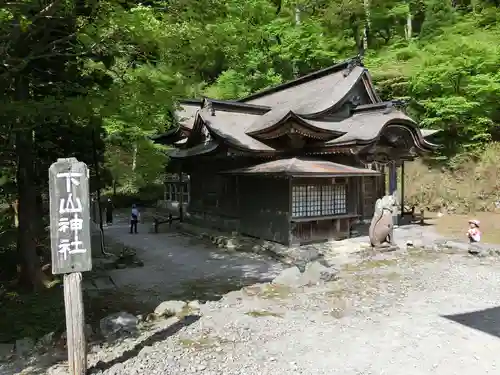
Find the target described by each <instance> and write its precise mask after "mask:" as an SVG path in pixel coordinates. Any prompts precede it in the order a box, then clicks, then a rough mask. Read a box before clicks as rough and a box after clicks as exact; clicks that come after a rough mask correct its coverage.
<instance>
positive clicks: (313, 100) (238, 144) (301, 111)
mask: <svg viewBox="0 0 500 375" xmlns="http://www.w3.org/2000/svg"><path fill="white" fill-rule="evenodd" d="M363 87H364V88H365V89H366V93H367V95H364V94H363V95H362V98H361V99H360V101H361V102H362V104H361V105H358V106H357V107H354V108H353V106H347V107H346V106H343V104H344V103H345V100H346V99H347V98H348V97H350V96H349V95H351V96H352V95H361V94H360V93H359V91H358V88H360V89H363ZM353 93H355V94H353ZM341 105H342V110H338V109H341V107H340V106H341ZM396 105H398V103H397V101H394V102H380V98H379V97H378V96H377V94H376V92H375V91H374V88H373V86H372V83H371V79H370V76H369V73H368V72H367V70H366V69H365V68H364V67H363V66H362V64H360V62H359V61H358V62H357V63H356V61H355V62H354V63H353V61H349V60H348V61H345V62H343V63H340V64H337V65H334V66H332V67H330V68H327V69H323V70H321V71H318V72H315V73H312V74H309V75H307V76H305V77H302V78H299V79H297V80H294V81H292V82H288V83H285V84H282V85H279V86H277V87H273V88H270V89H267V90H263V91H262V92H259V93H257V94H254V95H251V96H249V97H247V98H244V99H241V100H239V101H223V100H211V99H204V100H187V101H182V102H181V103H180V110H179V111H177V112H176V117H177V120H178V122H179V124H180V126H181V127H183V128H184V129H186V128H188V129H191V130H194V131H195V132H198V131H199V127H198V125H197V126H196V127H194V124H195V123H196V124H199V126H203V127H206V129H207V130H208V132H209V133H210V134H211V135H212V141H210V142H215V144H221V143H226V144H228V145H230V146H231V147H233V148H236V149H239V150H242V151H249V152H259V153H266V154H273V153H280V152H283V151H286V150H281V149H279V150H277V149H275V148H273V147H271V145H270V143H269V142H267V141H265V140H264V141H261V139H260V138H259V137H262V134H264V133H266V132H269V131H273V132H274V131H275V130H277V129H278V127H280V126H282V125H284V124H285V123H288V122H289V121H293V123H294V126H295V125H299V127H298V129H295V128H293V129H292V130H295V131H298V132H299V133H301V132H307V131H311V135H310V136H311V137H312V138H313V139H316V141H315V142H316V143H308V146H307V147H308V152H312V151H311V150H309V148H312V149H314V150H316V151H318V152H326V153H332V152H336V150H341V149H345V148H346V147H347V148H349V149H352V150H354V149H356V148H364V147H365V146H366V145H369V144H371V143H374V142H376V141H378V140H379V139H380V137H381V136H382V135H383V132H386V131H391V129H395V130H394V135H396V136H400V135H402V133H401V129H403V130H405V131H406V132H407V133H406V134H407V135H406V136H405V135H403V137H405V138H406V137H408V138H406V139H408V140H409V139H411V140H412V141H413V142H414V143H415V146H416V147H417V148H419V149H420V150H421V151H428V150H432V149H433V148H436V147H437V146H436V145H434V144H432V143H429V142H428V141H426V140H425V137H428V136H430V135H432V134H433V133H434V131H432V130H429V129H425V130H420V129H418V128H417V124H416V123H415V122H414V121H413V120H412V119H411V118H410V117H408V116H407V115H406V114H404V113H403V112H401V111H399V110H397V109H396V108H395V107H394V106H396ZM287 129H288V128H287ZM285 130H286V129H283V131H285ZM286 131H288V130H286ZM273 134H274V133H270V136H273ZM276 134H281V133H280V132H279V131H278V133H276ZM163 138H165V137H163ZM163 138H162V137H159V138H158V139H157V141H160V140H161V139H163ZM167 138H168V139H173V138H172V137H167ZM332 138H334V139H332ZM190 139H192V140H193V141H195V138H190ZM320 139H321V140H323V141H320ZM176 140H177V141H179V139H176ZM160 143H161V142H160ZM187 144H189V145H190V144H191V143H190V142H189V141H188V142H187ZM179 146H180V145H179ZM207 147H208V149H211V148H212V147H216V146H214V145H213V144H211V145H210V146H207V145H206V144H205V145H198V146H195V147H192V148H189V149H184V150H182V153H180V154H179V155H178V157H188V156H191V155H193V154H197V153H205V152H208V151H207ZM314 150H313V151H314ZM316 151H314V152H316ZM351 152H355V151H351Z"/></svg>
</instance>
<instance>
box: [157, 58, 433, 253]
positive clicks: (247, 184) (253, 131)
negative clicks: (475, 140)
mask: <svg viewBox="0 0 500 375" xmlns="http://www.w3.org/2000/svg"><path fill="white" fill-rule="evenodd" d="M399 104H400V103H399V102H398V101H392V100H391V101H383V100H382V99H381V98H380V97H379V95H378V94H377V92H376V90H375V87H374V85H373V83H372V79H371V77H370V73H369V72H368V70H367V69H366V68H365V67H364V66H363V64H362V62H361V60H360V59H358V58H354V59H349V60H346V61H343V62H341V63H338V64H336V65H334V66H331V67H329V68H326V69H323V70H320V71H317V72H314V73H311V74H308V75H306V76H303V77H301V78H298V79H295V80H293V81H290V82H286V83H284V84H281V85H278V86H276V87H271V88H269V89H266V90H263V91H260V92H257V93H256V94H253V95H250V96H248V97H245V98H243V99H239V100H234V101H228V100H216V99H209V98H202V99H192V100H183V101H181V102H180V104H179V108H178V110H177V111H176V113H175V118H176V124H175V126H174V127H172V128H171V129H170V130H169V131H167V132H166V133H164V134H160V135H158V136H155V137H154V141H155V142H157V143H160V144H164V145H169V146H171V147H172V148H171V150H169V157H170V161H169V163H168V166H167V170H168V171H169V172H173V173H175V174H176V176H178V177H177V179H176V181H172V182H171V183H168V184H167V188H168V191H167V200H170V201H172V202H176V203H177V207H179V208H180V209H179V214H180V215H181V217H182V220H185V221H186V222H191V223H193V224H195V225H199V226H205V227H211V228H215V229H219V230H224V231H230V232H232V231H237V232H239V233H241V234H244V235H248V236H253V237H257V238H261V239H265V240H269V241H275V242H278V243H281V244H285V245H290V246H291V245H297V244H305V243H311V242H318V241H325V240H331V239H342V238H346V237H348V236H349V235H350V229H351V227H352V225H353V224H354V223H357V222H360V221H363V220H367V219H371V217H372V215H373V212H374V205H375V201H376V200H377V198H380V197H382V196H383V195H384V194H385V193H386V186H385V174H386V173H388V174H389V177H390V178H389V181H390V185H391V186H389V191H390V192H391V193H392V192H393V191H394V190H395V189H396V186H395V184H396V180H397V179H396V177H395V176H396V173H397V172H396V171H397V169H398V167H403V168H404V162H405V161H411V160H414V159H415V158H416V157H418V156H421V155H424V154H426V153H429V152H432V151H433V150H435V149H436V147H437V146H436V145H435V144H433V143H431V141H430V140H429V139H430V138H431V137H432V136H433V134H434V133H435V132H436V131H434V130H429V129H420V128H419V127H418V125H417V123H416V122H415V121H414V120H412V119H411V118H410V117H408V116H407V115H406V114H405V113H404V112H403V111H402V109H401V108H400V106H399ZM403 188H404V187H403V186H402V187H401V189H403Z"/></svg>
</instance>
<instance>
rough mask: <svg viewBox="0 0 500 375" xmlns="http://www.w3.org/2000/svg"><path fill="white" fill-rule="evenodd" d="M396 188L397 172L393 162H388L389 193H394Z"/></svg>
mask: <svg viewBox="0 0 500 375" xmlns="http://www.w3.org/2000/svg"><path fill="white" fill-rule="evenodd" d="M397 189H398V172H397V167H396V163H395V162H391V163H390V164H389V194H394V192H395V191H396V190H397Z"/></svg>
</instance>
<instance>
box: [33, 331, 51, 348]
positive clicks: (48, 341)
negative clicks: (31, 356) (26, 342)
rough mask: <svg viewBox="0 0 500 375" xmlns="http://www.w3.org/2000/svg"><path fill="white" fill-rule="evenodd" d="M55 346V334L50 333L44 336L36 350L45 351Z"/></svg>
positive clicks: (38, 342) (37, 343) (39, 340)
mask: <svg viewBox="0 0 500 375" xmlns="http://www.w3.org/2000/svg"><path fill="white" fill-rule="evenodd" d="M54 344H55V333H54V332H49V333H47V334H45V335H43V336H42V337H41V338H40V339H38V341H37V342H36V344H35V350H39V351H44V350H47V349H48V348H50V347H52V346H53V345H54Z"/></svg>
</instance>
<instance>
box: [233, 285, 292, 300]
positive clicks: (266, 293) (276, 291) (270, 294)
mask: <svg viewBox="0 0 500 375" xmlns="http://www.w3.org/2000/svg"><path fill="white" fill-rule="evenodd" d="M243 292H244V293H245V294H247V295H248V296H251V297H258V298H262V299H286V298H289V297H290V296H291V295H292V289H291V288H290V287H288V286H285V285H277V284H264V285H252V286H249V287H245V288H243Z"/></svg>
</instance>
